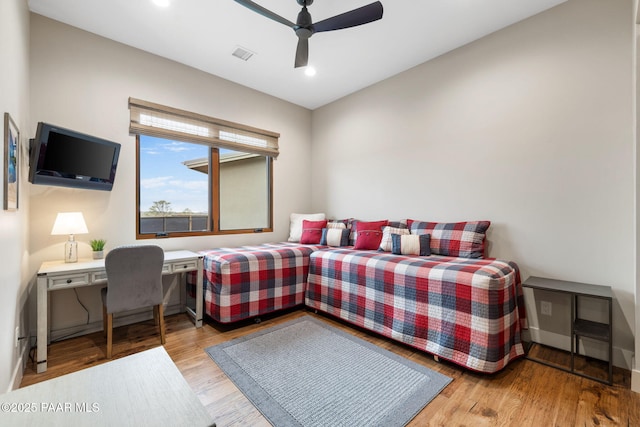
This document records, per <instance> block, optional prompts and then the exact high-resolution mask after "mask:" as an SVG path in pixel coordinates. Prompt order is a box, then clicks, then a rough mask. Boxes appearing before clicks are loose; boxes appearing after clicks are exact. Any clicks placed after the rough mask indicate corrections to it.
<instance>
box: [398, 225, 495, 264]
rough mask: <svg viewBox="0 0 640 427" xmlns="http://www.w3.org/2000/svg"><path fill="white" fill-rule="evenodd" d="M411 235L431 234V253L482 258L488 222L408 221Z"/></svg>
mask: <svg viewBox="0 0 640 427" xmlns="http://www.w3.org/2000/svg"><path fill="white" fill-rule="evenodd" d="M408 223H409V230H411V234H431V244H430V245H431V253H432V254H437V255H444V256H452V257H463V258H484V240H485V237H486V233H487V229H488V228H489V225H491V222H490V221H466V222H425V221H414V220H409V221H408Z"/></svg>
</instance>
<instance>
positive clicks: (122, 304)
mask: <svg viewBox="0 0 640 427" xmlns="http://www.w3.org/2000/svg"><path fill="white" fill-rule="evenodd" d="M163 263H164V251H163V250H162V248H161V247H159V246H155V245H137V246H120V247H117V248H115V249H112V250H111V251H109V253H107V256H106V258H105V260H104V264H105V269H106V271H107V298H106V304H105V305H106V307H107V313H117V312H120V311H126V310H134V309H137V308H142V307H150V306H154V305H157V304H160V303H161V302H162V299H163V291H162V264H163Z"/></svg>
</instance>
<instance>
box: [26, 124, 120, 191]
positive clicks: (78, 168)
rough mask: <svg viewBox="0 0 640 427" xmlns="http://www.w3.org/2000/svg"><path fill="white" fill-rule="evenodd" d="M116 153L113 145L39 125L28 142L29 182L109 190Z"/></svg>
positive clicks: (117, 151)
mask: <svg viewBox="0 0 640 427" xmlns="http://www.w3.org/2000/svg"><path fill="white" fill-rule="evenodd" d="M119 154H120V144H118V143H116V142H111V141H107V140H104V139H101V138H97V137H95V136H90V135H86V134H83V133H80V132H75V131H72V130H69V129H65V128H61V127H59V126H54V125H51V124H48V123H43V122H40V123H38V129H37V131H36V137H35V139H32V140H31V156H30V158H31V161H30V165H31V167H30V171H29V181H30V182H31V183H33V184H41V185H57V186H62V187H75V188H86V189H94V190H105V191H109V190H111V189H112V187H113V182H114V180H115V176H116V167H117V165H118V156H119Z"/></svg>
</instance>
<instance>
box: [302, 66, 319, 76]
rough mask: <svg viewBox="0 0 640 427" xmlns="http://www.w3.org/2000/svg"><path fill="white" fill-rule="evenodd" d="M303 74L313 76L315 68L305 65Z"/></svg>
mask: <svg viewBox="0 0 640 427" xmlns="http://www.w3.org/2000/svg"><path fill="white" fill-rule="evenodd" d="M304 74H305V75H307V76H309V77H313V76H315V75H316V69H315V68H313V67H312V66H311V65H307V66H306V67H304Z"/></svg>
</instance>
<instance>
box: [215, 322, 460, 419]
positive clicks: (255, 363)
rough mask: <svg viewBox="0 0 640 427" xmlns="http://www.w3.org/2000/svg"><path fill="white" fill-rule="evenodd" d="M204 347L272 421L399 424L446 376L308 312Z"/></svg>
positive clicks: (435, 391) (432, 394) (441, 385)
mask: <svg viewBox="0 0 640 427" xmlns="http://www.w3.org/2000/svg"><path fill="white" fill-rule="evenodd" d="M205 351H206V352H207V353H208V354H209V356H211V358H212V359H213V360H214V361H215V362H216V363H217V364H218V366H220V368H221V369H222V370H223V371H224V372H225V373H226V374H227V376H229V378H231V380H232V381H233V382H234V383H235V384H236V386H237V387H238V388H239V389H240V390H241V391H242V392H243V393H244V394H245V396H247V398H248V399H249V400H251V402H252V403H253V404H254V405H255V406H256V407H257V408H258V410H259V411H260V412H262V414H263V415H264V416H265V417H266V418H267V419H268V420H269V421H270V422H271V424H273V425H274V426H276V427H281V426H306V427H311V426H322V427H326V426H348V427H354V426H367V427H369V426H404V425H406V424H407V423H408V422H409V421H411V419H412V418H413V417H415V416H416V414H417V413H418V412H420V410H422V408H424V407H425V406H426V405H427V403H429V402H430V401H431V400H432V399H433V398H434V397H435V396H437V395H438V393H440V391H442V389H444V387H445V386H446V385H447V384H449V382H451V378H449V377H446V376H444V375H442V374H440V373H437V372H435V371H432V370H431V369H428V368H425V367H424V366H422V365H419V364H417V363H415V362H412V361H410V360H408V359H405V358H404V357H401V356H398V355H396V354H394V353H391V352H390V351H387V350H385V349H382V348H380V347H378V346H376V345H373V344H371V343H369V342H367V341H364V340H362V339H360V338H357V337H354V336H352V335H350V334H348V333H346V332H343V331H341V330H338V329H336V328H334V327H332V326H329V325H328V324H325V323H324V322H322V321H320V320H317V319H314V318H312V317H310V316H305V317H301V318H299V319H295V320H292V321H290V322H287V323H284V324H282V325H278V326H274V327H272V328H269V329H266V330H264V331H260V332H256V333H254V334H251V335H248V336H245V337H242V338H238V339H235V340H232V341H228V342H225V343H222V344H219V345H215V346H213V347H209V348H207V349H206V350H205Z"/></svg>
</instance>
